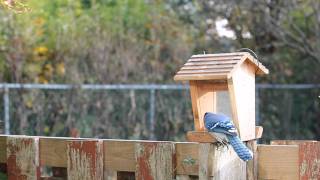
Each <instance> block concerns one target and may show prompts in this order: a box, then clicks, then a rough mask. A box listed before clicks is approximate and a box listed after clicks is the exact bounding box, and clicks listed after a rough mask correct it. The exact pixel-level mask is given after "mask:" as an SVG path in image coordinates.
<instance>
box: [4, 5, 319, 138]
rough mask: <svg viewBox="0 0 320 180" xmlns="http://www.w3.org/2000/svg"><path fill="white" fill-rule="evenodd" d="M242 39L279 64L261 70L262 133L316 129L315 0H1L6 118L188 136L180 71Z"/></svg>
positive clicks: (309, 134) (40, 131)
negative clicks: (263, 72) (194, 56)
mask: <svg viewBox="0 0 320 180" xmlns="http://www.w3.org/2000/svg"><path fill="white" fill-rule="evenodd" d="M243 47H247V48H250V49H252V50H253V51H255V52H256V53H257V54H258V56H259V60H260V61H261V62H262V63H263V64H264V65H265V66H266V67H268V68H269V70H270V74H269V75H268V76H265V77H258V78H257V80H256V82H257V83H258V85H257V89H256V97H257V99H256V101H257V103H256V104H257V107H256V111H257V123H258V124H259V125H262V126H263V127H264V134H263V141H269V140H270V139H317V140H319V139H320V98H319V95H320V85H319V84H320V82H319V81H320V80H319V78H320V1H318V0H291V1H281V0H263V1H261V0H250V1H245V0H230V1H223V0H199V1H194V0H167V1H160V0H54V1H52V0H41V1H38V0H24V1H21V0H20V1H19V0H0V82H1V83H2V84H1V85H0V87H1V89H0V96H1V97H3V99H2V100H1V101H0V120H1V121H2V123H3V122H4V121H10V126H6V129H5V128H3V129H5V130H4V131H6V132H7V133H11V134H26V135H46V136H81V137H99V138H124V139H157V140H176V141H183V140H185V133H186V132H187V131H188V130H192V129H193V117H192V111H191V102H190V94H189V90H188V85H181V84H178V83H176V82H174V81H173V76H174V74H175V72H176V71H177V70H178V69H179V68H180V67H181V66H182V65H183V64H184V63H185V62H186V61H187V59H188V58H189V57H190V56H191V55H192V54H202V53H203V52H206V53H221V52H232V51H236V50H238V49H240V48H243ZM4 83H29V84H33V83H36V85H30V86H29V87H28V88H25V87H24V88H23V87H21V86H19V85H17V86H13V85H11V86H9V84H4ZM52 84H53V85H52ZM54 84H72V86H71V85H70V86H69V85H65V86H58V85H54ZM82 84H100V85H101V84H108V85H110V84H112V85H114V86H90V87H91V88H89V87H88V88H83V86H81V85H82ZM119 84H125V86H119ZM132 84H136V85H137V84H139V85H142V86H130V85H132ZM164 84H166V85H168V86H166V85H164ZM126 85H127V86H126ZM81 87H82V88H81ZM97 87H100V88H97ZM103 87H104V88H103Z"/></svg>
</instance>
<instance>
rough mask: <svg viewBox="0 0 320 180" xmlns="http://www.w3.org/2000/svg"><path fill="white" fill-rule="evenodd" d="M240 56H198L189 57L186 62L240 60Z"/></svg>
mask: <svg viewBox="0 0 320 180" xmlns="http://www.w3.org/2000/svg"><path fill="white" fill-rule="evenodd" d="M240 59H241V56H229V57H207V56H206V57H199V58H190V59H189V60H188V62H198V61H233V60H238V61H239V60H240Z"/></svg>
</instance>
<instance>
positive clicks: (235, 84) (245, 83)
mask: <svg viewBox="0 0 320 180" xmlns="http://www.w3.org/2000/svg"><path fill="white" fill-rule="evenodd" d="M228 87H229V96H230V101H231V107H232V108H231V109H232V120H233V123H234V124H235V126H236V127H237V129H238V131H239V136H240V138H241V140H242V141H247V140H251V139H254V138H255V67H254V66H252V65H251V64H249V63H243V64H242V65H241V67H240V68H238V69H237V70H236V71H235V72H234V73H233V75H232V78H230V79H228Z"/></svg>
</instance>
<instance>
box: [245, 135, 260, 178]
mask: <svg viewBox="0 0 320 180" xmlns="http://www.w3.org/2000/svg"><path fill="white" fill-rule="evenodd" d="M246 144H247V147H248V148H249V149H250V150H251V151H252V153H253V159H252V160H251V161H248V162H247V180H256V179H258V152H257V141H256V140H251V141H248V142H247V143H246Z"/></svg>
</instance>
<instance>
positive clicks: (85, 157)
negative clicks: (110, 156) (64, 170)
mask: <svg viewBox="0 0 320 180" xmlns="http://www.w3.org/2000/svg"><path fill="white" fill-rule="evenodd" d="M102 147H103V146H102V141H96V140H94V141H71V142H69V143H68V177H69V179H78V178H85V179H93V180H95V179H102V178H103V151H102Z"/></svg>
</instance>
